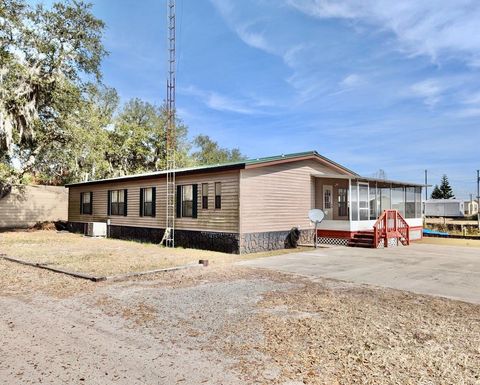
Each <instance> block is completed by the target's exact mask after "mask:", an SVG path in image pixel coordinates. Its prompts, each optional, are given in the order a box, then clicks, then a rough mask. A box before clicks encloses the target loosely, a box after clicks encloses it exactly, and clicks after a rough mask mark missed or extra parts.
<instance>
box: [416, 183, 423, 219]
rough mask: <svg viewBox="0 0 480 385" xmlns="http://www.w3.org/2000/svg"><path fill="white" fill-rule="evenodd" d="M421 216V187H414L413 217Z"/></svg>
mask: <svg viewBox="0 0 480 385" xmlns="http://www.w3.org/2000/svg"><path fill="white" fill-rule="evenodd" d="M421 217H422V188H421V187H415V218H421Z"/></svg>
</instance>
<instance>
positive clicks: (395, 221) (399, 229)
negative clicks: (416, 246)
mask: <svg viewBox="0 0 480 385" xmlns="http://www.w3.org/2000/svg"><path fill="white" fill-rule="evenodd" d="M373 235H374V237H373V242H374V247H378V242H379V241H380V240H381V239H383V242H384V246H385V247H388V239H389V238H397V239H399V240H400V242H402V243H403V244H404V245H409V244H410V227H409V225H408V223H407V221H406V220H405V218H403V216H402V215H401V214H400V213H399V212H398V210H384V211H383V213H382V214H381V215H380V216H379V217H378V219H377V221H376V222H375V224H374V225H373Z"/></svg>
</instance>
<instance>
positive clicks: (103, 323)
mask: <svg viewBox="0 0 480 385" xmlns="http://www.w3.org/2000/svg"><path fill="white" fill-rule="evenodd" d="M11 269H14V272H8V270H11ZM5 272H7V273H6V274H5ZM12 275H15V276H16V277H17V279H16V280H15V281H14V282H11V283H9V280H8V279H7V278H3V279H2V276H12ZM0 308H1V309H2V311H1V312H0V334H1V335H2V339H1V340H0V357H2V359H1V360H0V379H1V381H0V382H2V383H6V384H37V383H45V384H59V383H68V384H73V383H84V384H129V385H130V384H169V385H170V384H189V385H190V384H233V385H235V384H282V385H287V384H288V385H293V384H295V385H297V384H345V385H347V384H479V383H480V382H479V381H480V366H479V365H478V362H480V317H479V314H480V306H477V305H472V304H466V303H462V302H458V301H451V300H446V299H438V298H433V297H428V296H420V295H413V294H406V293H404V292H401V291H395V290H388V289H379V288H372V287H367V286H358V285H353V284H345V283H340V282H338V281H331V280H329V281H325V280H318V281H315V282H314V281H311V280H308V279H306V278H300V277H298V276H294V275H286V274H280V273H274V272H270V271H265V270H260V269H247V268H239V267H234V266H231V265H221V266H216V267H215V266H212V267H209V268H204V269H192V270H189V271H181V272H180V271H179V272H175V273H168V274H161V275H160V274H159V275H155V276H147V277H143V278H142V279H131V280H129V281H126V282H120V283H118V282H116V283H115V282H114V283H100V284H98V283H92V282H85V281H80V280H76V279H73V278H69V277H65V276H62V275H60V274H55V273H50V272H47V271H41V270H38V269H35V268H30V267H25V266H12V265H11V264H6V262H0Z"/></svg>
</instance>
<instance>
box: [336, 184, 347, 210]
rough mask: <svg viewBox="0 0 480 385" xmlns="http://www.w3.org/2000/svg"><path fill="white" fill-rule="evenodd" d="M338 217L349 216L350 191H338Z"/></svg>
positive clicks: (344, 189)
mask: <svg viewBox="0 0 480 385" xmlns="http://www.w3.org/2000/svg"><path fill="white" fill-rule="evenodd" d="M338 216H339V217H346V216H348V189H346V188H339V189H338Z"/></svg>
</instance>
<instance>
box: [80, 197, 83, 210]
mask: <svg viewBox="0 0 480 385" xmlns="http://www.w3.org/2000/svg"><path fill="white" fill-rule="evenodd" d="M80 214H83V193H80Z"/></svg>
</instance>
